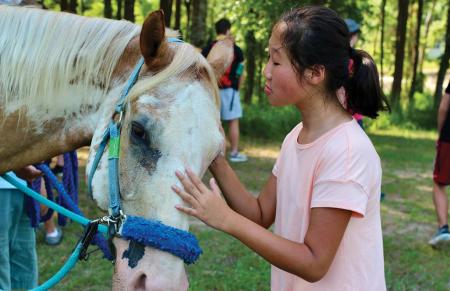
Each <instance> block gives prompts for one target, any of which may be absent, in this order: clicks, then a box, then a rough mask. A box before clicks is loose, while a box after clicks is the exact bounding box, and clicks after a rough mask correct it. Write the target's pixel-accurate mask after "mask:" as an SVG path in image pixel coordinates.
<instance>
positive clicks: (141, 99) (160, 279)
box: [87, 11, 232, 290]
mask: <svg viewBox="0 0 450 291" xmlns="http://www.w3.org/2000/svg"><path fill="white" fill-rule="evenodd" d="M129 46H130V49H129V50H128V52H129V54H128V55H127V54H126V53H124V55H123V56H122V58H121V60H120V61H119V63H118V66H117V67H116V68H115V73H116V75H117V74H119V73H120V72H122V71H127V72H129V68H130V67H133V66H134V64H135V63H136V60H137V59H138V58H140V57H142V58H143V59H144V65H143V67H142V69H141V71H140V73H139V76H138V79H137V82H136V84H135V85H134V86H133V87H132V89H131V91H130V92H129V94H128V96H127V97H126V100H125V102H124V108H125V110H124V114H123V116H121V121H120V127H121V134H120V158H119V163H118V164H119V167H118V168H119V170H118V179H119V189H120V203H121V207H122V210H123V212H124V213H125V215H132V216H139V217H143V218H146V219H151V220H155V221H160V222H161V223H163V224H165V225H168V226H171V227H174V228H177V229H180V230H185V231H187V230H188V229H189V222H188V217H187V216H186V215H184V214H182V213H181V212H179V211H178V210H176V209H175V207H174V206H175V205H176V204H181V203H183V202H182V201H181V199H180V198H179V197H178V195H176V194H175V193H174V192H173V191H172V190H171V186H172V185H179V186H181V185H180V184H179V181H178V179H177V178H176V176H175V174H174V173H175V171H176V170H179V171H183V170H184V169H185V168H186V167H190V168H191V169H193V171H194V172H196V173H197V174H198V175H200V176H202V175H203V174H204V173H205V171H206V170H207V168H208V165H209V164H210V163H211V161H212V160H213V159H214V157H215V156H216V155H217V154H218V152H219V151H220V148H221V144H222V142H223V136H222V134H221V131H220V120H219V111H218V104H219V101H218V100H219V99H218V89H217V83H216V75H217V76H219V75H220V74H221V73H222V72H223V71H224V69H225V68H226V67H227V66H228V65H229V63H230V61H231V58H230V56H231V57H232V44H231V42H228V43H227V42H226V41H225V42H223V43H220V44H218V45H217V46H216V47H215V48H214V50H213V51H212V52H211V54H210V55H209V57H208V59H209V60H210V61H209V62H208V61H207V60H206V59H205V58H203V56H201V54H200V53H199V52H198V50H196V49H195V48H194V47H193V46H191V45H189V44H187V43H183V42H169V41H168V40H167V31H166V29H165V27H164V17H163V14H162V12H159V11H158V12H153V13H151V14H150V15H149V16H148V17H147V18H146V20H145V22H144V24H143V26H142V30H141V32H140V36H139V38H137V39H135V40H132V41H131V42H130V45H129ZM126 52H127V50H126ZM127 68H128V69H127ZM120 89H122V88H117V90H111V92H110V93H109V95H110V97H111V98H108V100H114V102H109V103H107V105H106V106H105V107H104V108H102V110H103V113H102V118H101V120H100V121H99V122H98V127H97V128H96V130H95V132H94V137H93V140H92V144H91V147H90V155H89V160H88V165H87V173H93V172H92V171H93V169H92V167H93V163H94V162H93V161H94V157H95V156H96V154H97V151H98V150H99V144H100V143H101V141H102V136H103V135H104V132H105V129H106V128H107V127H108V124H109V123H110V122H111V117H112V115H113V112H114V106H115V102H117V97H118V96H119V95H120ZM107 159H108V158H107V157H106V155H103V156H102V158H101V159H100V162H99V163H98V167H97V170H96V172H95V174H93V178H92V194H93V198H94V199H95V200H96V202H97V204H98V205H99V206H100V207H101V208H103V209H108V203H109V199H110V198H109V196H108V191H109V190H108V186H109V183H111V181H110V179H109V177H108V161H107ZM113 243H114V246H115V249H116V265H115V274H114V280H113V288H114V289H116V290H137V289H139V290H141V289H142V290H186V289H187V287H188V281H187V277H186V274H185V270H184V263H183V260H182V259H180V258H179V257H177V256H174V255H173V254H170V253H168V252H164V251H161V250H158V249H155V248H151V247H144V246H143V245H140V244H136V243H130V241H128V240H124V239H122V238H117V237H116V238H114V240H113Z"/></svg>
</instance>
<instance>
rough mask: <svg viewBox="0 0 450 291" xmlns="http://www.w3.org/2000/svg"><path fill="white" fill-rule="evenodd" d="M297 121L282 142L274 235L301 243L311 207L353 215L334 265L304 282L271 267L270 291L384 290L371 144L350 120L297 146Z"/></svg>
mask: <svg viewBox="0 0 450 291" xmlns="http://www.w3.org/2000/svg"><path fill="white" fill-rule="evenodd" d="M301 130H302V123H300V124H299V125H297V126H296V127H295V128H294V129H293V130H292V131H291V132H290V133H289V134H288V135H287V137H286V138H285V140H284V142H283V146H282V148H281V152H280V155H279V157H278V159H277V162H276V164H275V166H274V168H273V174H274V175H275V176H276V177H277V206H276V207H277V209H276V217H275V233H276V234H277V235H280V236H282V237H284V238H287V239H290V240H292V241H296V242H300V243H303V242H304V238H305V235H306V232H307V230H308V225H309V218H310V209H311V208H314V207H332V208H341V209H347V210H351V211H353V216H352V217H351V218H350V222H349V224H348V226H347V229H346V230H345V233H344V237H343V238H342V241H341V243H340V245H339V248H338V250H337V253H336V256H335V258H334V260H333V263H332V264H331V266H330V269H329V270H328V272H327V274H326V275H325V276H324V277H323V278H322V280H320V281H318V282H316V283H309V282H307V281H305V280H303V279H301V278H299V277H297V276H295V275H292V274H290V273H287V272H285V271H282V270H280V269H278V268H276V267H275V266H272V282H271V285H272V290H280V291H281V290H283V291H287V290H327V291H328V290H352V291H353V290H365V291H368V290H386V283H385V279H384V259H383V239H382V233H381V220H380V193H381V165H380V158H379V157H378V154H377V152H376V151H375V148H374V147H373V145H372V143H371V141H370V140H369V138H368V137H367V135H366V134H365V133H364V131H363V130H362V129H361V127H360V126H359V125H358V123H357V122H356V121H355V120H354V119H352V120H351V121H349V122H345V123H343V124H341V125H339V126H337V127H336V128H334V129H332V130H331V131H329V132H327V133H325V134H324V135H322V136H321V137H320V138H318V139H317V140H315V141H314V142H312V143H310V144H299V143H298V142H297V137H298V135H299V133H300V131H301Z"/></svg>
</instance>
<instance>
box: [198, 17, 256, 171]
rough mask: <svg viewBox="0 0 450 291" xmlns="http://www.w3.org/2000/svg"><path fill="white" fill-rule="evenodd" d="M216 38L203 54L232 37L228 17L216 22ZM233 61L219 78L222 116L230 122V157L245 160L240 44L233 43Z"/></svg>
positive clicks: (242, 58)
mask: <svg viewBox="0 0 450 291" xmlns="http://www.w3.org/2000/svg"><path fill="white" fill-rule="evenodd" d="M215 26H216V34H217V37H216V40H215V41H212V42H210V43H209V44H208V45H207V46H206V47H205V48H203V50H202V55H203V56H205V57H206V56H208V54H209V52H210V51H211V48H212V47H213V46H214V44H215V43H216V42H217V41H218V40H221V39H223V38H231V37H232V36H231V22H230V21H229V20H228V19H225V18H223V19H220V20H219V21H217V22H216V25H215ZM233 50H234V56H233V62H232V63H231V65H230V66H229V67H228V68H227V69H226V70H225V73H224V74H223V76H222V77H221V78H220V80H219V93H220V99H221V102H220V103H221V104H220V118H221V119H222V120H223V121H225V122H228V138H229V140H230V144H231V152H230V155H229V159H230V161H231V162H245V161H247V156H246V155H244V154H243V153H240V152H239V135H240V133H239V119H240V118H241V117H242V106H241V98H240V96H239V86H240V83H241V77H242V73H243V69H244V65H243V61H244V54H243V53H242V50H241V48H240V47H239V46H237V45H236V43H234V45H233Z"/></svg>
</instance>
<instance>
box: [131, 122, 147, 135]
mask: <svg viewBox="0 0 450 291" xmlns="http://www.w3.org/2000/svg"><path fill="white" fill-rule="evenodd" d="M131 134H132V135H133V136H134V137H137V138H139V139H145V137H146V134H145V129H144V127H143V126H142V125H140V124H139V123H137V122H133V123H132V124H131Z"/></svg>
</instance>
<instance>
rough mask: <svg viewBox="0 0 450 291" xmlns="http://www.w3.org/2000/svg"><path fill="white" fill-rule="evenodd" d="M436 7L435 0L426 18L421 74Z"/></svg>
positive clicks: (420, 57)
mask: <svg viewBox="0 0 450 291" xmlns="http://www.w3.org/2000/svg"><path fill="white" fill-rule="evenodd" d="M434 7H436V0H433V3H432V4H431V8H430V10H428V13H427V16H426V17H425V34H424V36H423V39H425V43H424V44H423V46H422V50H421V52H420V55H419V60H420V61H419V64H420V65H419V72H423V59H424V58H425V50H426V48H427V43H428V42H427V41H426V40H427V39H428V33H429V32H430V26H431V20H432V19H433V13H434Z"/></svg>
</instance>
